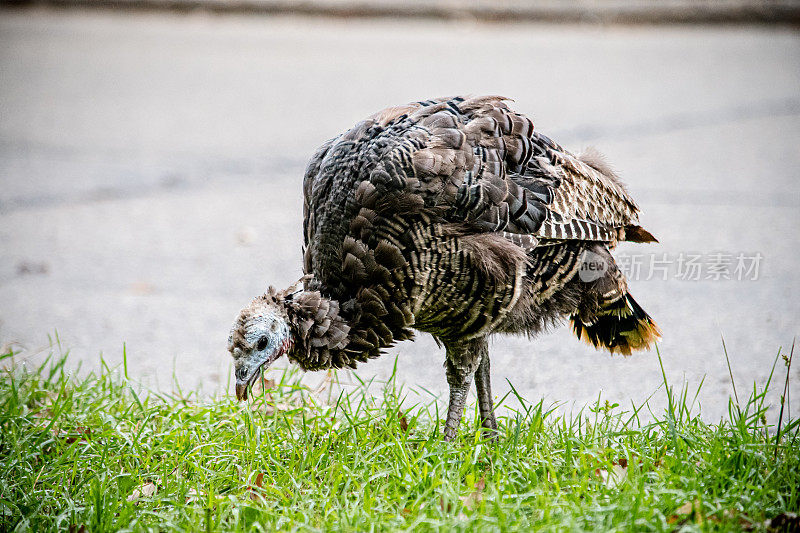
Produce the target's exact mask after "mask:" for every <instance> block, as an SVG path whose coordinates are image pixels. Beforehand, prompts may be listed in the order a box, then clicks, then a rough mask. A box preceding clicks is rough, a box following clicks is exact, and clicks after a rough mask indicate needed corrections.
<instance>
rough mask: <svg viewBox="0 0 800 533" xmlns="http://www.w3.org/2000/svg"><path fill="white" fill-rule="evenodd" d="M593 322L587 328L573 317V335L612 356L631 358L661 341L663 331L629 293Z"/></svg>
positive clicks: (598, 313)
mask: <svg viewBox="0 0 800 533" xmlns="http://www.w3.org/2000/svg"><path fill="white" fill-rule="evenodd" d="M593 318H594V322H592V323H591V324H586V323H584V322H583V321H582V320H581V318H580V317H578V316H577V315H573V316H572V317H571V319H570V321H571V323H572V328H573V331H575V334H576V335H577V336H578V338H579V339H580V340H582V341H584V342H586V343H588V344H591V345H592V346H594V347H595V348H605V349H607V350H608V351H609V352H611V353H612V354H613V353H621V354H623V355H630V354H631V351H633V350H643V349H647V348H650V345H651V344H653V343H654V342H655V341H657V340H658V339H660V338H661V330H660V329H659V328H658V326H657V325H656V323H655V322H654V321H653V319H652V318H650V315H648V314H647V313H646V312H645V310H644V309H642V308H641V307H640V306H639V304H638V303H636V300H634V299H633V296H631V295H630V293H626V294H625V296H624V297H622V298H619V299H618V300H616V301H614V302H610V303H608V304H606V305H604V306H603V307H601V308H600V310H599V311H598V312H597V314H596V315H595V316H594V317H593Z"/></svg>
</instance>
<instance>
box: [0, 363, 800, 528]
mask: <svg viewBox="0 0 800 533" xmlns="http://www.w3.org/2000/svg"><path fill="white" fill-rule="evenodd" d="M11 356H12V354H10V353H9V354H7V355H6V356H5V357H3V359H6V361H5V363H7V366H8V367H9V368H8V369H7V370H4V371H3V375H2V378H0V428H1V429H2V435H1V436H0V531H10V530H20V531H22V530H32V531H48V530H60V531H66V530H70V531H81V527H84V528H85V530H91V531H109V530H159V531H164V530H170V531H171V530H178V531H180V530H185V531H212V530H242V531H270V532H271V531H285V530H303V531H305V530H337V531H338V530H344V531H367V530H398V529H401V530H403V529H413V530H415V531H416V530H448V531H449V530H471V531H478V530H479V531H491V530H500V531H507V530H531V529H537V530H556V531H567V530H601V531H615V530H626V531H628V530H637V531H649V530H653V531H669V530H679V529H682V530H685V531H693V530H741V529H743V528H748V529H753V530H757V531H760V530H765V529H767V526H768V524H769V522H767V523H765V521H768V520H770V519H774V520H773V522H772V524H777V523H778V522H779V521H781V520H783V521H784V522H786V521H789V522H791V520H792V517H791V515H789V514H787V513H789V512H793V511H797V510H798V508H800V492H798V491H799V490H800V489H798V487H799V486H800V439H798V438H797V437H798V424H797V422H796V421H788V422H787V420H783V425H782V428H781V432H780V440H778V439H777V438H776V427H775V426H776V425H777V418H778V417H777V413H776V411H777V409H771V410H769V412H767V407H766V401H765V396H766V392H765V391H759V390H756V389H753V390H752V392H751V394H750V398H749V400H747V401H746V402H744V401H743V402H742V404H741V407H737V404H736V402H735V401H732V402H731V403H730V411H729V416H728V417H727V418H726V419H725V420H722V421H721V422H719V423H715V424H709V423H707V422H705V421H703V420H700V419H699V418H697V417H696V416H694V415H693V414H692V412H691V409H690V405H691V404H692V402H693V395H690V394H688V393H687V390H686V388H685V387H684V388H681V389H678V390H674V389H673V388H671V387H669V386H665V387H664V388H663V389H662V390H660V391H658V394H667V403H668V406H669V407H668V409H667V410H666V412H665V413H660V414H659V413H656V414H655V415H654V416H655V420H654V421H650V422H645V421H644V420H645V417H643V416H642V414H643V413H645V412H646V409H647V407H644V408H642V407H639V408H633V409H631V410H630V411H628V412H624V411H621V410H620V409H619V408H618V407H616V406H610V405H607V404H602V403H600V402H598V403H597V404H596V405H594V406H590V407H588V408H587V409H585V410H584V411H583V412H582V413H581V414H580V415H577V416H575V417H572V418H567V417H563V416H559V415H557V414H556V412H554V411H553V410H548V409H547V408H546V407H545V406H543V405H542V403H536V404H529V403H523V404H522V405H523V407H522V408H521V409H520V410H519V411H518V412H511V411H508V410H504V411H502V412H504V413H506V414H507V415H508V416H505V417H502V418H501V420H500V423H501V430H500V435H499V439H498V440H497V441H496V442H491V441H487V440H484V439H482V438H481V436H480V434H479V433H478V431H477V421H476V416H475V411H474V409H469V410H468V412H467V414H466V416H465V423H464V424H463V426H462V430H461V433H460V438H459V439H458V440H457V441H456V442H453V443H446V442H443V441H442V439H441V423H440V422H438V421H437V416H438V414H437V411H436V409H437V404H436V403H435V402H431V403H430V404H419V405H412V404H410V403H409V401H408V399H407V395H404V393H403V391H402V389H398V388H396V387H395V386H394V385H393V384H391V383H390V384H388V385H387V386H386V387H385V388H384V394H383V396H382V397H378V398H371V397H370V396H369V395H366V394H364V391H363V390H357V391H355V392H352V393H350V394H347V395H342V396H340V397H339V398H338V399H337V398H336V397H335V396H334V397H333V398H331V400H330V402H328V401H327V397H326V394H324V393H323V394H322V395H320V394H315V393H314V392H313V391H310V390H309V389H307V388H305V387H302V386H301V385H299V381H298V374H297V373H295V372H287V373H285V374H284V375H283V376H282V378H281V380H280V382H279V383H277V384H276V385H275V386H274V389H273V390H272V391H271V392H263V391H262V392H261V393H260V396H258V397H257V399H256V401H255V403H250V404H248V403H243V404H239V403H236V402H235V401H231V400H230V399H228V398H223V399H202V398H197V397H194V396H191V397H190V398H182V397H176V396H165V395H160V394H156V393H145V392H141V390H140V389H137V387H135V386H132V385H131V384H130V383H128V382H127V380H126V379H125V377H124V372H123V373H122V375H120V372H112V371H110V370H109V369H108V368H107V367H104V368H103V370H102V371H101V372H100V373H93V374H89V375H85V374H82V373H77V375H80V376H81V377H75V374H70V373H68V372H66V371H65V370H64V368H65V359H64V358H54V359H53V361H52V362H50V363H48V364H46V365H44V366H41V367H39V368H37V369H35V370H27V371H26V370H25V369H23V368H22V367H21V366H19V365H17V366H14V365H10V364H8V363H10V357H11ZM780 388H781V390H782V388H783V383H780ZM741 392H742V391H741V390H740V399H744V398H743V397H742V395H741ZM320 396H323V397H322V398H320ZM404 397H405V398H406V399H405V400H404ZM520 400H521V399H520ZM270 405H274V406H277V407H270ZM652 417H653V415H648V418H647V419H648V420H653V418H652ZM768 419H770V421H769V423H768ZM153 489H155V492H154V493H153V494H151V495H148V494H150V491H152V490H153ZM137 496H138V498H137Z"/></svg>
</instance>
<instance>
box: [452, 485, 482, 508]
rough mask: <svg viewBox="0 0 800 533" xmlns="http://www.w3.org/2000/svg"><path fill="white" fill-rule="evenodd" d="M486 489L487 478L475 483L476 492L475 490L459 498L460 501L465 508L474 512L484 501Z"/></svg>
mask: <svg viewBox="0 0 800 533" xmlns="http://www.w3.org/2000/svg"><path fill="white" fill-rule="evenodd" d="M485 488H486V478H480V479H479V480H478V481H477V482H476V483H475V490H473V491H472V492H471V493H469V494H468V495H467V496H459V498H458V499H459V500H461V503H462V504H464V507H466V508H467V509H469V510H470V511H473V510H475V508H476V507H478V505H480V503H481V502H482V501H483V489H485Z"/></svg>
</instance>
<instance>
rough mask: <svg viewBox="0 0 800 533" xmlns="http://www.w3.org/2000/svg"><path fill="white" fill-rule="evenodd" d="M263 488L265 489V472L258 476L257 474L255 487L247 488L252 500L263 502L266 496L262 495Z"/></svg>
mask: <svg viewBox="0 0 800 533" xmlns="http://www.w3.org/2000/svg"><path fill="white" fill-rule="evenodd" d="M263 488H264V472H259V473H258V474H256V479H255V487H254V486H253V485H250V486H248V487H247V492H248V493H249V494H250V499H251V500H252V501H254V502H256V501H263V500H264V495H263V494H262V493H261V489H263Z"/></svg>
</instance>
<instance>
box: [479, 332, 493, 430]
mask: <svg viewBox="0 0 800 533" xmlns="http://www.w3.org/2000/svg"><path fill="white" fill-rule="evenodd" d="M491 379H492V378H491V374H490V372H489V350H488V346H487V349H486V351H485V353H484V354H483V357H482V358H481V362H480V364H479V365H478V370H476V371H475V390H476V392H477V393H478V408H479V409H480V412H481V425H482V426H483V427H485V428H486V429H487V430H489V433H490V435H491V436H495V434H496V433H497V420H496V419H495V417H494V407H493V405H492V381H491Z"/></svg>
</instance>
